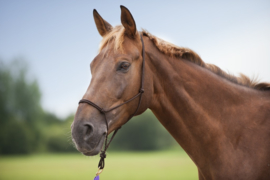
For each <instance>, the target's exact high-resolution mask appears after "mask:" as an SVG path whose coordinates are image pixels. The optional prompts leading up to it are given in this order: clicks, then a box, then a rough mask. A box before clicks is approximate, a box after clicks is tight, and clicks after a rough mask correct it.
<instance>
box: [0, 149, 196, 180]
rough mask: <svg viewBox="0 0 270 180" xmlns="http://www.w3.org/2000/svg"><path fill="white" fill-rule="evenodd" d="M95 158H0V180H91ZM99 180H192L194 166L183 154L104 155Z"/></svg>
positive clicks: (97, 159) (73, 156) (120, 153)
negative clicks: (102, 169) (102, 168)
mask: <svg viewBox="0 0 270 180" xmlns="http://www.w3.org/2000/svg"><path fill="white" fill-rule="evenodd" d="M98 161H99V157H98V156H96V157H85V156H83V155H80V154H79V153H78V154H44V155H30V156H0V179H1V180H71V179H72V180H92V179H94V175H95V173H96V171H97V164H98ZM100 179H101V180H152V179H153V180H176V179H177V180H180V179H183V180H193V179H194V180H195V179H198V173H197V169H196V167H195V165H194V164H193V162H192V161H191V160H190V158H189V157H188V156H187V155H186V154H185V152H183V151H178V152H175V151H165V152H164V151H163V152H141V153H137V152H136V153H129V152H108V153H107V158H106V159H105V169H104V171H103V173H102V174H101V175H100Z"/></svg>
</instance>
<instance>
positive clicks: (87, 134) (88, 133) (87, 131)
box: [84, 123, 93, 140]
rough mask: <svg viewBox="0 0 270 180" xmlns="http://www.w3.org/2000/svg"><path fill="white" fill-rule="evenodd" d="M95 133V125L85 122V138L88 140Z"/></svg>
mask: <svg viewBox="0 0 270 180" xmlns="http://www.w3.org/2000/svg"><path fill="white" fill-rule="evenodd" d="M92 134H93V126H92V125H91V124H89V123H87V124H84V140H87V139H88V138H89V137H90V136H91V135H92Z"/></svg>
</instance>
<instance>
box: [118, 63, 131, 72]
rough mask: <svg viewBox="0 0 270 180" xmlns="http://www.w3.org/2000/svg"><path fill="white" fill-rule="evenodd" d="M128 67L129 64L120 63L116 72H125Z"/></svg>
mask: <svg viewBox="0 0 270 180" xmlns="http://www.w3.org/2000/svg"><path fill="white" fill-rule="evenodd" d="M129 66H130V63H128V62H122V63H121V64H120V66H119V68H118V70H120V71H121V70H122V71H126V70H128V68H129Z"/></svg>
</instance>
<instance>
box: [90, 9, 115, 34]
mask: <svg viewBox="0 0 270 180" xmlns="http://www.w3.org/2000/svg"><path fill="white" fill-rule="evenodd" d="M93 16H94V20H95V23H96V26H97V30H98V32H99V34H100V35H101V36H102V37H103V36H105V35H106V34H107V33H108V32H110V31H111V30H112V28H113V27H112V25H110V24H109V23H108V22H107V21H105V20H104V19H103V18H102V17H101V16H100V15H99V14H98V12H97V10H95V9H94V10H93Z"/></svg>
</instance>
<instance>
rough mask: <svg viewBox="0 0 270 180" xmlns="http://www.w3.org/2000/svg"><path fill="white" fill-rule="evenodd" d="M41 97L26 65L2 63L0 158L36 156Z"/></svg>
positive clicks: (18, 62) (22, 63)
mask: <svg viewBox="0 0 270 180" xmlns="http://www.w3.org/2000/svg"><path fill="white" fill-rule="evenodd" d="M40 97H41V93H40V90H39V87H38V84H37V82H36V81H35V80H32V81H30V80H29V79H28V77H27V66H26V65H25V63H24V62H23V61H19V60H16V61H13V62H12V63H11V64H7V65H6V64H4V63H3V62H1V61H0V116H1V118H0V154H17V153H30V152H33V151H34V150H35V149H36V147H37V146H38V144H39V140H40V138H41V135H40V131H39V129H38V128H37V127H38V120H39V117H40V116H41V115H42V109H41V106H40Z"/></svg>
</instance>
